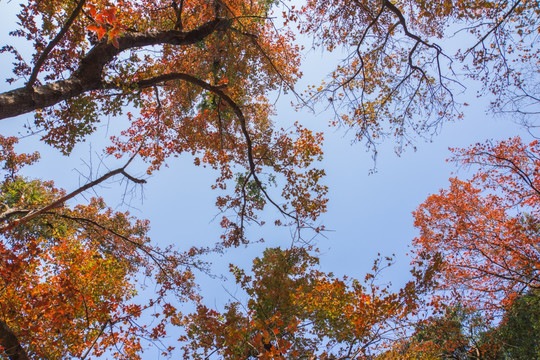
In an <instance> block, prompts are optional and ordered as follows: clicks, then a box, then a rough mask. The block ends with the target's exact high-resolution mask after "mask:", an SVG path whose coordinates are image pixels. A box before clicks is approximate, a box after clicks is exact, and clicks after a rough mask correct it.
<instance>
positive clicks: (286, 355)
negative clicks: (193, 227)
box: [184, 248, 418, 359]
mask: <svg viewBox="0 0 540 360" xmlns="http://www.w3.org/2000/svg"><path fill="white" fill-rule="evenodd" d="M386 261H390V259H388V258H386V259H379V260H378V261H376V262H375V265H374V267H373V270H374V274H368V275H367V276H366V278H365V285H363V284H361V282H360V281H358V280H355V279H348V278H343V279H338V278H336V277H335V276H333V275H332V274H331V273H324V272H321V271H319V270H316V268H315V267H316V265H317V264H318V258H316V257H314V256H312V255H309V253H308V252H307V251H306V250H305V249H303V248H291V249H288V250H282V249H279V248H274V249H267V250H266V251H265V252H264V254H263V256H262V257H261V258H257V259H255V260H254V261H253V268H252V271H253V276H250V275H247V274H246V273H245V272H244V270H241V269H239V268H237V267H235V266H231V272H232V273H233V274H234V275H235V278H236V282H237V283H238V285H240V287H241V288H242V289H243V290H245V292H246V293H247V295H248V296H249V300H248V301H247V304H246V305H245V306H244V305H243V304H242V303H241V302H240V301H234V302H231V303H229V304H228V305H226V307H225V311H224V312H223V313H220V312H218V311H216V310H212V309H209V308H208V307H206V306H204V305H202V304H201V305H199V307H198V308H197V312H195V313H193V314H191V315H190V316H188V317H187V318H186V327H187V335H186V339H185V340H187V345H186V346H185V347H184V350H185V356H186V357H188V358H194V359H209V358H212V356H214V357H216V358H224V359H306V358H308V359H361V358H365V357H366V356H368V355H369V354H372V353H373V352H375V351H376V350H377V349H379V348H380V347H382V346H383V345H386V344H387V342H388V341H389V339H391V338H392V334H394V332H395V331H396V328H397V327H400V326H401V321H402V320H404V319H405V318H406V317H407V316H409V315H410V314H411V313H412V312H414V311H415V305H416V304H415V297H416V296H417V295H418V294H416V293H415V292H414V291H413V289H415V287H414V286H413V284H412V283H409V284H408V285H407V286H406V287H404V288H403V289H402V290H401V291H399V292H396V293H394V292H391V291H390V289H389V287H379V286H378V285H376V284H375V281H374V280H375V276H376V275H375V274H377V273H378V272H379V271H380V270H382V268H383V267H385V266H386V264H385V262H386ZM388 265H390V264H388ZM368 358H369V357H368Z"/></svg>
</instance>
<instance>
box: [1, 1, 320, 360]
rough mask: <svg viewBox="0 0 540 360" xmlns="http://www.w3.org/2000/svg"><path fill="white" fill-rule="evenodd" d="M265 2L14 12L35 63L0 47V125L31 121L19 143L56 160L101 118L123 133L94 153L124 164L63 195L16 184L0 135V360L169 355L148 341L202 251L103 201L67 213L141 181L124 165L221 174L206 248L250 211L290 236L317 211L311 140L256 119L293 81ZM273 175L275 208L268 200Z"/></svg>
mask: <svg viewBox="0 0 540 360" xmlns="http://www.w3.org/2000/svg"><path fill="white" fill-rule="evenodd" d="M272 3H273V2H272V1H267V0H261V1H250V2H245V1H220V0H216V1H213V2H212V1H206V0H200V1H183V0H181V1H157V2H155V1H148V2H131V1H125V2H124V1H121V2H109V1H90V0H80V1H77V2H63V1H60V2H58V1H41V0H40V1H33V0H31V1H28V2H25V3H22V4H21V12H20V13H19V15H18V19H19V23H18V26H19V27H18V28H17V29H14V30H13V31H12V32H11V35H13V36H15V37H19V38H22V39H24V40H26V41H27V42H29V43H30V44H31V45H32V46H33V51H34V53H33V54H32V56H31V57H30V58H26V57H24V56H23V55H22V53H23V52H22V51H20V49H17V48H16V47H15V46H14V45H5V46H3V47H2V48H1V52H2V53H9V54H11V55H12V56H13V57H14V60H15V62H14V68H13V75H14V76H13V77H12V78H10V79H8V82H9V83H10V84H11V85H12V86H13V87H15V88H14V89H13V90H9V91H6V92H4V93H2V94H0V118H1V119H5V118H9V117H13V116H16V115H21V114H27V113H33V115H34V124H32V125H31V126H32V129H31V131H32V132H36V133H39V134H40V135H42V137H41V140H42V141H44V142H46V143H47V144H50V145H52V146H54V147H56V148H58V149H59V150H60V151H61V152H62V153H63V154H64V155H69V154H70V152H71V151H72V150H73V148H74V146H76V144H77V143H79V142H81V141H84V140H85V139H87V138H88V136H89V135H90V134H91V133H92V132H94V131H95V130H96V127H97V124H98V123H99V121H100V120H101V118H102V117H103V116H107V117H112V118H120V117H124V118H127V120H128V123H129V125H128V128H127V129H125V131H123V132H122V133H121V134H115V136H114V137H113V138H112V141H111V143H110V145H109V147H108V148H107V149H106V153H107V154H109V155H114V156H115V157H116V158H118V159H119V161H120V159H121V158H123V159H124V160H122V161H124V162H123V165H122V166H120V167H118V168H116V169H114V170H109V171H107V172H106V173H105V174H103V175H100V176H98V177H96V178H90V179H89V181H88V183H86V184H84V185H83V186H81V187H79V188H78V189H75V190H73V191H71V192H68V191H65V190H62V189H58V188H55V187H54V185H53V184H52V182H46V181H41V180H33V179H27V178H25V177H23V176H22V175H20V174H19V169H20V168H21V167H22V166H23V165H25V164H28V163H31V162H33V161H37V159H38V155H37V154H33V155H18V154H16V153H15V151H14V145H15V143H16V139H15V138H5V137H2V138H1V145H2V146H3V148H2V153H1V158H0V159H1V160H2V161H3V162H4V164H5V166H4V171H5V174H6V177H5V180H4V182H2V185H1V186H2V188H1V198H2V208H1V210H0V222H1V223H0V232H1V233H2V238H1V239H0V250H1V252H2V263H1V264H0V272H1V273H2V275H3V276H2V281H3V282H2V284H1V286H2V290H1V291H2V292H1V298H0V314H1V318H0V321H1V323H0V348H1V349H3V351H4V354H5V355H6V356H7V357H9V358H10V359H25V358H70V357H75V358H87V357H89V356H100V355H103V354H108V353H111V354H112V355H114V356H115V357H120V358H127V359H136V358H138V357H140V354H141V352H142V351H143V349H144V345H143V341H144V339H148V340H149V341H152V342H154V344H155V345H156V346H158V347H160V348H161V349H162V351H163V353H164V354H169V353H170V351H171V350H172V348H169V347H167V346H162V345H160V343H159V341H160V339H162V338H163V337H164V336H165V335H166V330H167V328H168V327H169V326H175V325H179V324H180V319H181V316H182V315H181V313H180V312H179V311H178V309H177V307H178V306H179V304H181V303H182V302H183V301H186V300H192V301H193V300H194V299H195V298H196V294H195V291H194V282H193V274H192V270H193V269H202V270H203V271H204V270H205V269H204V267H203V264H202V263H201V261H200V259H199V255H201V254H204V253H206V252H208V251H210V250H209V249H204V248H196V247H193V248H191V249H188V250H187V251H185V252H176V251H173V250H172V249H169V248H167V249H163V250H162V249H159V248H158V247H156V246H154V245H152V244H151V243H150V242H149V239H148V238H147V236H146V231H147V228H148V223H147V222H145V221H140V220H136V219H134V218H132V217H131V216H129V214H127V213H120V212H114V211H113V210H111V209H110V208H109V207H107V205H105V203H104V200H103V199H101V198H92V199H91V200H90V201H89V203H88V204H79V205H71V203H72V202H73V200H74V198H75V197H76V196H77V195H80V194H82V193H84V192H85V191H87V190H89V189H92V188H94V187H95V186H96V185H99V184H101V183H103V182H104V181H106V180H108V179H110V178H113V177H123V179H124V180H125V181H128V182H131V183H135V184H143V183H144V182H145V180H144V179H139V178H136V177H134V176H132V175H131V174H130V173H129V172H128V170H127V167H128V166H129V165H130V164H131V163H132V161H133V160H134V159H135V158H138V159H142V160H144V161H146V162H147V165H148V168H147V172H148V173H149V174H150V173H152V172H153V171H156V170H158V169H159V168H160V166H162V165H163V164H164V163H165V162H166V160H167V158H168V157H170V156H179V155H181V154H184V153H188V154H192V155H193V156H194V163H195V164H196V165H200V164H203V165H204V166H210V167H212V168H214V169H218V170H219V176H218V178H217V181H216V184H215V186H214V188H216V189H220V190H226V189H227V188H229V189H232V191H230V192H229V193H225V194H223V195H222V196H220V197H218V199H217V206H218V208H219V209H221V210H222V211H223V212H224V216H223V218H222V220H221V225H222V226H223V227H224V229H225V231H224V234H223V236H222V238H221V240H220V242H219V243H218V245H217V249H218V250H220V249H223V248H224V247H227V246H233V245H235V246H237V245H239V244H241V243H247V242H248V239H247V238H246V236H245V227H246V224H247V223H248V222H252V221H253V222H256V223H263V220H259V219H258V215H257V212H259V211H261V210H262V209H263V208H264V207H265V205H266V203H271V204H272V205H273V206H275V207H276V208H277V209H278V211H279V212H280V213H281V214H282V216H283V217H281V218H280V219H279V220H278V221H276V224H277V223H279V222H281V223H283V224H284V225H290V224H293V226H295V227H298V228H304V227H309V226H311V224H312V222H313V221H314V220H315V219H316V218H317V217H318V215H319V214H320V213H321V212H323V211H324V210H325V204H326V199H325V194H326V187H325V186H324V185H321V184H320V179H321V178H322V176H324V171H322V170H318V169H314V168H313V167H312V162H313V161H314V160H317V159H318V158H320V156H321V155H322V152H321V150H320V146H321V143H322V134H315V133H313V132H311V131H309V130H308V129H306V128H304V127H302V126H301V125H300V124H296V125H295V126H293V127H292V128H290V129H287V130H284V129H282V130H275V129H274V127H273V125H272V122H271V120H270V116H271V114H272V109H271V105H270V104H269V103H268V101H267V99H266V97H265V94H267V93H268V92H269V91H272V90H277V89H285V90H287V89H291V86H292V84H293V83H294V81H295V80H296V79H297V78H298V75H299V70H298V57H299V55H298V49H297V48H296V47H295V46H294V45H292V44H291V43H290V39H291V38H292V35H291V34H290V33H288V32H286V31H285V32H278V31H277V30H276V29H275V28H274V27H273V24H272V22H271V19H270V18H269V17H268V15H267V13H268V11H269V9H270V6H271V5H272ZM265 170H266V171H265ZM276 177H278V179H279V181H280V183H281V184H283V186H282V188H281V192H279V191H278V194H277V195H276V196H275V197H279V195H281V196H282V198H281V200H274V197H270V195H269V191H270V190H269V189H268V187H269V186H271V185H273V184H274V183H275V179H276ZM68 202H70V203H68ZM284 219H285V220H284ZM315 230H316V231H319V230H320V229H317V228H316V229H315ZM4 275H5V276H4ZM141 278H149V279H153V280H152V281H153V284H154V285H155V290H154V292H155V293H154V294H153V295H152V296H151V298H150V299H144V298H143V299H142V300H141V299H140V298H138V297H136V293H137V291H141V290H144V287H145V286H144V283H145V281H142V280H141ZM4 281H5V282H4ZM139 301H144V302H142V303H138V302H139ZM146 317H151V318H154V317H155V318H156V319H157V320H155V321H153V322H150V323H145V321H144V320H143V319H144V318H146Z"/></svg>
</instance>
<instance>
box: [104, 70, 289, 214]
mask: <svg viewBox="0 0 540 360" xmlns="http://www.w3.org/2000/svg"><path fill="white" fill-rule="evenodd" d="M172 80H183V81H186V82H189V83H191V84H193V85H196V86H199V87H201V88H203V89H205V90H208V91H210V92H212V93H214V94H216V95H217V96H219V97H220V98H221V99H223V101H224V102H226V103H227V105H229V107H230V108H231V109H232V110H233V112H234V113H235V115H236V117H237V118H238V122H239V124H240V129H241V130H242V134H243V136H244V139H245V141H246V145H247V158H248V164H249V169H250V175H252V176H253V179H254V180H255V182H256V183H257V186H258V187H259V189H260V190H261V192H262V193H263V194H264V196H265V197H266V199H267V200H268V201H269V202H270V203H271V204H272V205H274V206H275V207H276V208H277V209H278V210H279V212H280V213H281V214H283V215H284V216H286V217H289V218H292V219H294V220H298V219H297V217H296V216H295V215H293V214H291V213H289V212H287V211H285V210H284V209H283V208H282V207H281V206H280V205H279V204H277V203H276V202H275V201H274V200H272V198H271V197H270V195H269V194H268V193H267V191H266V189H265V188H264V186H263V185H262V182H261V181H260V180H259V178H258V177H257V166H256V165H255V161H254V159H253V144H252V142H251V136H250V135H249V132H248V129H247V120H246V118H245V116H244V113H243V112H242V109H240V106H238V104H237V103H236V102H235V101H234V100H233V99H232V98H231V97H230V96H229V95H227V94H226V93H225V92H224V91H223V86H214V85H211V84H209V83H207V82H205V81H203V80H201V79H198V78H196V77H194V76H192V75H189V74H184V73H169V74H163V75H158V76H155V77H153V78H149V79H145V80H141V81H138V82H136V83H134V84H132V86H136V87H138V88H139V89H143V88H147V87H153V86H155V85H157V84H160V83H163V82H166V81H172ZM103 87H104V88H106V89H115V88H117V87H118V85H116V84H113V83H107V84H104V85H103Z"/></svg>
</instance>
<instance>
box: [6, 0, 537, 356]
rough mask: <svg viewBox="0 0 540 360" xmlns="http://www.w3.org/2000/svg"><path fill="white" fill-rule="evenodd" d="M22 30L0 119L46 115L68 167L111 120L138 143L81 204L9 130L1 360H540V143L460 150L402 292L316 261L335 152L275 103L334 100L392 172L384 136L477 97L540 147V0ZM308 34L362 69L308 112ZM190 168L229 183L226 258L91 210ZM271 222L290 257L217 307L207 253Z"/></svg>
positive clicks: (190, 0) (84, 14) (208, 1)
mask: <svg viewBox="0 0 540 360" xmlns="http://www.w3.org/2000/svg"><path fill="white" fill-rule="evenodd" d="M17 19H18V22H17V25H16V27H15V28H13V29H12V31H11V32H10V35H11V36H12V37H7V36H6V37H5V38H3V41H2V47H1V48H0V53H1V54H2V57H4V58H6V59H8V60H10V61H13V68H12V69H11V71H8V72H7V73H5V74H4V75H3V76H4V77H6V78H7V82H8V84H9V85H8V86H9V88H8V89H7V90H6V91H5V92H3V93H1V94H0V119H7V118H11V117H16V116H18V115H23V114H32V116H33V123H32V124H30V125H29V127H30V129H31V133H33V134H34V136H36V141H43V142H44V143H46V144H49V145H51V146H52V147H54V148H56V149H58V151H59V152H60V153H61V154H63V155H65V156H69V155H70V153H71V152H72V151H73V149H74V147H75V146H76V145H77V144H78V143H80V142H82V141H84V140H85V139H87V138H88V137H89V136H90V135H91V134H92V133H94V132H95V131H96V129H97V127H98V124H99V123H100V121H102V120H103V119H104V118H109V119H111V121H119V120H120V119H122V120H123V123H125V124H127V125H126V127H125V128H124V129H123V130H120V131H119V132H118V133H115V134H113V135H112V136H111V137H110V139H108V141H109V142H108V143H107V145H106V146H105V148H104V149H103V153H104V154H107V155H110V156H111V157H115V158H116V159H117V161H118V162H121V164H122V165H121V166H119V167H117V168H115V169H108V170H107V172H105V173H103V174H101V175H97V176H94V177H92V178H89V179H88V182H87V183H86V184H84V185H82V186H80V187H79V188H77V189H75V190H72V191H71V192H69V191H66V190H63V189H59V188H57V187H55V185H54V183H53V182H52V181H47V180H43V179H31V178H28V177H26V176H24V175H23V173H22V172H21V171H22V169H23V168H24V167H25V166H27V165H31V164H33V163H35V162H37V161H39V154H38V153H32V154H22V153H20V152H18V151H16V150H15V149H16V144H17V142H18V139H17V138H14V137H8V136H3V135H0V163H1V164H2V175H3V178H2V180H1V183H0V232H1V237H0V275H1V276H0V351H1V353H0V354H1V355H0V356H2V357H4V356H5V357H7V358H9V359H10V360H15V359H17V360H21V359H66V358H82V359H86V358H91V357H93V358H97V357H103V358H108V357H115V358H123V359H137V358H141V357H142V356H143V355H142V353H143V351H144V350H145V349H146V347H147V345H148V343H149V342H150V343H152V344H153V345H154V346H157V347H158V348H159V349H160V351H161V352H162V354H163V356H172V355H173V354H174V348H175V347H176V348H181V350H182V351H183V354H184V357H185V358H195V359H209V358H226V359H256V358H257V359H260V358H262V359H302V358H310V359H315V358H319V359H361V358H380V359H384V358H411V359H417V358H422V359H424V358H425V359H436V358H453V359H485V358H493V359H504V358H508V357H510V358H517V359H529V358H535V357H539V356H540V353H539V348H540V345H539V343H540V340H539V339H538V333H539V332H540V325H539V324H540V323H539V321H540V317H539V308H538V304H539V302H538V291H539V287H540V241H539V223H538V221H539V220H538V216H539V215H540V214H539V208H538V204H539V199H540V183H539V182H540V175H539V171H540V170H539V169H540V157H539V152H540V148H539V146H538V142H536V141H534V142H531V143H530V144H526V143H524V142H523V141H522V140H521V139H519V138H517V137H514V138H510V139H508V140H506V141H502V142H497V143H495V142H486V143H484V144H476V145H474V146H472V147H470V148H469V149H455V150H454V154H455V158H454V161H456V162H458V163H460V164H462V165H465V166H470V167H471V168H473V169H474V171H475V173H474V174H473V175H472V177H471V178H469V179H466V180H463V179H457V178H454V179H451V180H450V185H449V188H448V189H446V190H441V192H440V193H438V194H435V195H432V196H430V197H429V198H428V199H427V200H426V201H425V202H424V203H423V204H422V205H420V207H419V208H418V210H417V211H416V212H415V213H414V216H415V224H416V226H417V227H418V228H419V230H420V235H419V236H418V237H417V238H416V239H414V240H413V245H414V247H415V249H414V254H415V257H414V259H413V263H412V265H413V267H414V268H413V271H412V277H411V281H409V282H408V283H407V284H406V285H405V286H404V287H403V288H402V289H400V290H398V291H391V287H389V286H378V285H377V278H378V274H379V272H380V270H381V269H382V268H384V267H386V266H387V265H391V263H392V261H391V259H388V258H386V259H384V258H382V259H379V260H377V261H376V262H375V266H374V268H373V270H374V271H373V273H372V274H367V275H366V277H365V279H364V280H365V281H358V280H355V279H348V278H338V277H336V276H334V275H332V274H331V273H326V272H323V271H320V270H318V268H317V264H318V258H317V253H316V251H314V249H313V248H312V247H311V246H305V247H302V246H301V245H302V244H304V245H305V244H306V242H303V241H302V240H303V239H302V238H301V237H300V235H299V234H300V230H301V229H302V230H306V229H309V230H310V231H313V232H314V233H319V232H320V231H321V230H323V229H324V227H322V226H319V225H317V224H318V223H317V219H318V218H319V217H320V215H321V214H322V213H323V212H325V211H326V205H327V201H328V199H327V187H326V186H325V185H324V183H323V178H324V175H325V172H324V170H323V169H319V168H317V167H316V162H317V161H319V160H321V158H322V150H321V147H322V142H323V134H322V133H317V132H313V131H312V130H310V129H308V128H307V127H306V126H305V125H303V124H300V123H295V124H294V125H293V126H291V127H289V128H287V129H279V128H277V127H276V126H275V125H274V123H273V122H272V118H271V117H272V116H273V115H274V107H273V105H272V102H271V101H270V100H269V94H270V93H271V92H274V93H276V92H279V93H282V92H285V93H289V94H292V95H294V96H295V99H296V101H297V102H298V103H299V104H300V105H302V106H308V107H312V106H316V105H317V104H318V103H323V104H325V105H327V106H329V107H330V108H332V110H334V111H335V115H336V116H335V120H334V121H333V122H332V123H333V125H342V126H344V127H345V128H347V129H349V128H350V129H352V131H354V133H355V134H356V135H357V137H358V139H359V140H361V141H364V142H365V143H366V144H367V145H368V147H369V148H371V149H372V150H373V151H374V153H375V154H376V145H378V144H379V143H380V141H382V140H383V139H384V138H386V137H392V136H395V137H396V144H397V149H398V151H400V150H401V148H402V147H403V146H404V145H407V144H409V143H411V141H412V140H413V139H414V138H415V137H430V136H431V135H432V134H434V133H435V132H437V131H438V130H439V129H440V125H441V124H442V122H443V121H445V120H450V119H453V118H456V117H457V118H460V117H462V116H463V115H462V113H461V111H462V106H463V105H466V104H465V103H464V102H463V101H460V93H461V92H463V91H465V86H464V84H468V83H472V82H477V83H478V84H480V88H481V90H480V92H479V94H480V95H487V96H489V98H490V99H491V100H492V101H491V109H492V110H493V111H494V112H495V113H499V114H503V115H505V114H510V116H512V117H514V118H516V119H518V120H520V121H521V122H522V123H523V124H524V125H525V126H528V128H529V130H531V131H534V127H535V120H536V118H537V116H538V114H539V113H540V108H539V104H540V101H539V99H540V88H539V86H538V84H539V76H538V75H539V72H540V60H539V59H540V56H539V55H540V53H539V52H540V48H539V47H538V44H537V38H538V34H539V33H538V29H539V26H540V3H539V2H538V1H537V0H512V1H502V0H495V1H493V0H489V1H488V0H483V1H478V0H475V1H470V0H460V1H450V0H443V1H431V2H426V1H423V0H412V1H401V0H398V1H394V2H392V1H389V0H365V1H359V0H356V1H344V0H306V1H304V2H302V3H300V4H295V6H293V5H292V4H289V3H287V2H284V1H274V0H249V1H247V0H151V1H150V0H141V1H132V0H78V1H58V0H27V1H21V3H20V12H19V13H18V14H17ZM298 34H301V35H302V36H306V37H309V38H310V39H311V41H312V44H313V47H315V48H318V49H322V50H323V51H327V52H336V53H339V54H345V56H343V57H342V60H341V61H340V62H339V63H338V64H336V66H335V68H334V70H333V71H332V72H331V73H330V74H329V78H328V79H326V80H325V81H323V82H322V83H320V84H314V85H312V86H310V88H309V89H308V91H307V96H305V95H300V93H301V92H300V91H298V90H297V89H296V88H295V83H296V81H297V80H298V79H299V78H300V77H301V66H300V60H301V58H302V53H301V46H300V45H299V44H297V43H295V35H298ZM4 35H5V34H3V36H4ZM450 38H452V41H449V39H450ZM454 39H455V40H454ZM463 44H468V45H463ZM15 121H19V120H15ZM23 126H27V125H25V124H21V129H22V128H23ZM27 127H28V126H27ZM37 136H39V137H40V138H39V140H37ZM182 155H189V156H192V157H193V161H194V165H195V166H199V165H202V166H208V167H211V168H213V169H215V170H217V174H218V176H217V179H216V182H215V184H214V185H213V188H214V189H217V190H219V191H220V195H219V196H218V198H217V201H216V206H217V207H218V209H219V210H220V211H221V212H222V213H223V215H222V217H221V219H220V224H221V226H222V227H223V233H222V236H221V238H220V239H219V240H217V242H216V246H215V248H213V249H209V248H201V247H197V246H196V245H197V244H195V243H193V244H192V245H193V247H191V248H189V249H188V250H186V251H183V252H179V251H175V250H174V249H173V248H166V249H160V248H158V247H157V246H155V245H154V244H153V243H152V241H151V240H150V239H149V238H148V229H149V223H148V222H147V221H144V220H138V219H135V218H134V217H132V216H131V215H130V214H129V213H127V212H118V211H115V210H113V209H111V208H110V207H109V206H108V205H106V203H105V200H104V199H103V198H101V197H99V196H96V197H92V198H90V199H88V201H86V202H83V201H82V200H81V202H80V203H77V202H76V200H77V201H78V200H79V199H80V196H79V195H82V194H84V193H85V192H87V191H88V190H91V189H94V191H96V190H95V189H96V186H97V185H100V184H102V183H104V182H106V181H107V180H109V179H112V178H122V179H123V180H124V181H125V182H128V183H133V184H138V185H142V184H144V183H145V182H146V180H145V179H141V178H138V177H135V176H133V175H132V174H131V173H130V171H129V166H130V165H132V164H133V163H134V162H137V161H142V162H144V163H145V164H146V171H147V173H148V174H151V173H155V172H157V171H158V170H159V169H160V168H161V167H162V166H164V165H166V164H167V161H168V159H170V158H171V157H178V156H182ZM274 188H275V189H274ZM268 206H270V207H272V208H273V209H274V210H275V211H277V213H278V214H279V217H278V218H275V217H274V218H268V215H267V213H268V212H263V210H264V209H266V208H268ZM265 222H271V223H273V224H275V226H288V227H291V228H292V231H291V233H293V234H294V239H293V240H294V241H293V245H292V246H291V248H290V249H287V250H282V249H279V248H272V249H268V250H266V252H265V253H264V254H263V255H262V256H261V257H260V258H257V259H256V260H255V262H254V265H253V268H252V271H251V273H249V272H246V271H245V270H242V269H240V268H238V267H235V266H231V271H232V273H233V274H234V276H235V278H236V281H237V283H238V285H239V286H240V287H241V288H242V289H243V290H244V291H245V293H246V295H247V296H248V297H249V301H248V303H247V304H245V305H243V304H242V303H241V302H239V301H231V302H230V303H229V304H228V305H227V306H226V308H225V309H224V310H223V311H220V310H219V309H211V308H209V307H208V306H205V305H204V302H203V301H202V300H201V298H200V295H199V294H198V293H197V289H196V280H195V276H194V271H195V270H203V271H205V270H206V268H205V264H204V255H205V254H206V253H208V252H210V251H212V250H217V251H225V250H226V249H227V248H228V247H231V246H238V245H240V244H246V245H247V244H249V243H250V240H251V239H249V238H248V236H247V235H246V227H247V226H248V224H257V225H263V224H264V223H265ZM147 284H152V285H151V286H150V287H147ZM149 289H151V291H148V290H149ZM140 293H144V294H145V295H144V296H138V294H140ZM147 293H150V294H147ZM147 295H148V296H147ZM185 302H189V303H190V305H191V308H194V309H196V310H195V311H194V312H193V313H191V314H184V313H183V312H182V308H181V307H182V306H183V304H184V303H185ZM171 334H172V338H174V339H172V340H171ZM166 338H167V340H166V341H165V339H166ZM171 341H172V344H171Z"/></svg>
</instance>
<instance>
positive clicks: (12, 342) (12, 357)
mask: <svg viewBox="0 0 540 360" xmlns="http://www.w3.org/2000/svg"><path fill="white" fill-rule="evenodd" d="M0 346H2V348H3V349H4V352H5V354H6V355H7V357H8V358H9V360H28V355H26V351H24V349H23V348H22V346H21V344H20V343H19V339H17V336H16V335H15V334H14V333H13V331H12V330H11V329H10V328H9V326H8V325H7V324H6V323H5V322H3V321H2V320H0Z"/></svg>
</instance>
